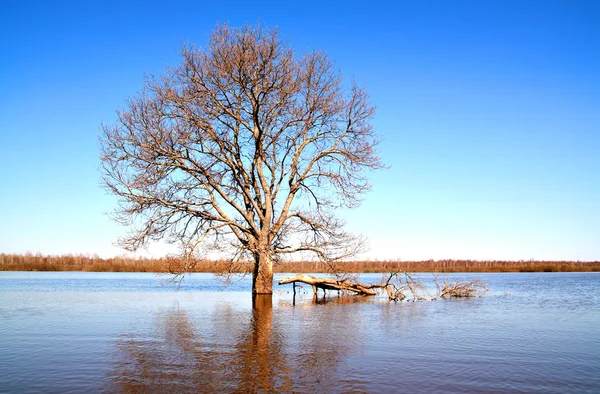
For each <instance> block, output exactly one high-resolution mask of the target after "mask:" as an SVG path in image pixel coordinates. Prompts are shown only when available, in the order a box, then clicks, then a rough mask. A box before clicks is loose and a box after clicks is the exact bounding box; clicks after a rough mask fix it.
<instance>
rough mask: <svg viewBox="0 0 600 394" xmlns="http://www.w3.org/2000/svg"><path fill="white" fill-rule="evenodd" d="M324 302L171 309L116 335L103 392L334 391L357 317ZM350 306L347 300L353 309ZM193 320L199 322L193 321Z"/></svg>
mask: <svg viewBox="0 0 600 394" xmlns="http://www.w3.org/2000/svg"><path fill="white" fill-rule="evenodd" d="M349 299H354V300H356V299H357V298H354V297H353V298H336V297H333V298H331V299H330V300H329V301H327V304H322V302H321V301H320V302H319V305H315V304H313V303H307V304H303V305H301V306H299V307H296V308H292V307H289V306H286V305H280V307H279V308H278V309H277V312H276V313H275V317H274V311H273V305H272V298H271V297H270V296H261V295H256V296H255V297H254V298H253V305H252V309H251V310H236V309H235V308H231V307H227V306H221V307H219V308H215V311H214V312H213V313H209V314H208V315H206V316H197V315H196V314H191V313H188V312H186V311H185V310H183V309H181V308H179V306H175V307H173V308H170V309H168V310H166V311H164V310H163V311H161V312H159V313H157V314H156V319H155V324H154V325H155V327H153V328H152V331H151V332H150V333H146V334H144V333H135V334H133V335H131V336H123V337H122V339H121V340H119V342H118V344H117V350H118V351H117V357H116V361H115V362H114V364H113V365H114V369H113V371H112V372H111V376H110V384H109V387H107V388H108V389H109V390H110V391H114V392H244V393H252V392H281V391H284V392H290V391H307V390H308V391H315V390H316V391H323V390H325V391H329V390H337V391H339V389H340V387H339V383H340V375H339V371H338V369H339V366H340V362H341V361H342V360H344V357H345V355H346V354H347V353H348V349H349V347H351V346H356V344H357V343H359V342H360V341H357V338H356V335H357V334H358V333H360V332H361V330H362V327H359V326H358V325H357V324H359V323H358V322H359V320H360V316H356V317H353V316H348V315H347V312H348V311H347V310H346V311H344V307H343V305H339V304H342V303H346V302H349V301H347V300H349ZM354 302H357V301H352V303H354ZM194 317H196V318H201V319H197V320H194Z"/></svg>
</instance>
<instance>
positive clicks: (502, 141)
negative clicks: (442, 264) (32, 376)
mask: <svg viewBox="0 0 600 394" xmlns="http://www.w3.org/2000/svg"><path fill="white" fill-rule="evenodd" d="M0 7H1V10H0V34H1V39H0V54H1V55H0V56H1V61H0V253H2V252H3V253H25V252H32V253H37V252H40V253H43V254H62V253H90V254H91V253H98V254H100V255H102V256H111V255H117V254H120V253H122V251H121V250H119V249H118V248H116V247H114V246H113V244H112V243H113V241H114V240H115V239H116V238H117V236H118V235H120V234H123V233H124V231H125V229H124V228H122V227H120V226H118V225H117V224H115V223H113V222H111V221H110V219H109V218H108V217H107V216H106V215H105V212H109V211H111V209H112V208H113V207H114V206H115V204H116V199H115V198H114V197H112V196H109V195H107V194H105V192H104V190H103V189H102V188H101V187H100V186H99V172H98V165H99V161H98V142H97V138H98V135H99V126H100V124H101V122H105V123H111V122H113V121H114V120H115V110H116V109H117V108H118V107H123V106H124V105H125V100H126V98H127V97H130V96H132V95H134V94H135V92H137V91H138V90H140V88H141V86H142V83H143V78H144V74H162V73H163V72H164V71H165V67H166V66H168V65H176V64H177V63H178V62H179V55H178V51H179V49H180V48H181V46H182V45H183V44H184V43H194V44H196V45H198V46H203V45H204V44H205V43H206V42H207V37H208V35H209V33H210V32H211V31H212V29H213V28H214V26H215V24H216V23H217V22H225V21H228V22H229V23H230V24H232V25H241V24H244V23H246V22H247V23H255V22H256V21H258V20H259V19H260V20H261V21H262V23H263V24H265V25H267V26H271V27H272V26H278V27H279V29H280V31H281V33H282V36H283V37H284V38H285V39H286V40H288V41H289V42H290V43H291V44H292V45H293V46H294V47H295V48H296V49H297V50H299V51H303V50H307V49H312V48H316V49H322V50H324V51H326V52H328V54H329V56H330V58H331V59H332V60H333V61H334V62H335V64H336V65H337V67H338V68H339V69H341V70H342V72H343V74H344V76H345V77H347V78H355V79H356V80H357V81H358V82H359V83H360V84H361V85H363V86H364V87H366V89H367V90H368V91H369V92H370V93H371V96H372V100H373V102H374V103H375V104H376V105H377V108H378V110H377V117H376V120H375V127H376V128H377V129H378V130H379V132H380V133H381V135H382V136H383V138H384V142H383V144H382V146H381V155H382V157H383V159H384V161H385V162H386V163H387V164H389V165H390V166H391V168H390V169H389V170H385V171H381V172H379V173H376V174H375V175H374V176H373V184H374V186H373V189H372V191H371V192H370V193H369V194H368V195H367V196H366V199H365V202H364V204H363V206H362V207H361V208H359V209H356V210H354V211H350V212H342V215H343V216H345V217H346V218H347V220H348V228H349V229H350V230H353V231H356V232H362V233H363V234H365V235H366V236H367V237H368V238H369V239H370V242H371V251H370V252H369V253H368V254H367V255H365V256H363V257H368V258H372V259H386V258H394V259H405V260H406V259H429V258H434V259H441V258H474V259H530V258H534V259H554V260H557V259H571V260H598V259H600V23H599V22H598V21H600V2H598V1H593V0H591V1H583V0H581V1H574V0H565V1H553V0H545V1H527V0H519V1H512V0H501V1H492V0H473V1H458V0H457V1H446V0H442V1H427V0H423V1H404V0H399V1H390V2H376V1H375V2H357V3H352V2H348V1H343V2H339V3H337V4H336V3H334V2H325V1H304V2H280V1H274V2H260V3H259V2H247V1H244V2H237V1H229V2H201V1H189V2H185V1H168V2H165V1H161V2H153V1H139V2H127V1H98V2H95V1H94V2H91V1H90V2H86V1H73V2H67V1H39V2H35V1H33V2H32V1H26V0H21V1H12V2H3V3H2V5H1V6H0ZM161 250H162V249H161V248H160V247H157V248H154V249H151V253H160V251H161Z"/></svg>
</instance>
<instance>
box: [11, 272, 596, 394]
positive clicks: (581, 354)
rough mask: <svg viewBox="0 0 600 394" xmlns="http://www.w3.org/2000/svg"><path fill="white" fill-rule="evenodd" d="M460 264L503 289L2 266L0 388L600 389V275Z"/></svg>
mask: <svg viewBox="0 0 600 394" xmlns="http://www.w3.org/2000/svg"><path fill="white" fill-rule="evenodd" d="M454 276H456V275H454ZM458 276H460V277H465V276H468V277H472V278H477V279H485V280H487V281H488V282H489V285H490V288H491V291H490V292H489V293H488V294H487V295H486V296H485V297H483V298H479V299H468V300H454V301H431V302H419V303H398V304H395V303H393V302H388V301H387V300H386V299H385V298H378V297H375V298H373V297H371V298H364V297H343V298H338V297H336V296H334V295H333V294H332V295H330V297H329V298H328V299H327V300H319V301H318V302H314V300H313V299H312V296H311V295H310V294H309V292H308V291H305V292H301V294H300V295H299V299H297V302H296V305H295V306H294V305H293V303H292V296H291V288H290V287H284V288H283V289H282V291H280V292H278V293H276V294H275V296H274V297H273V300H272V301H271V299H270V298H258V299H256V300H255V301H254V303H253V301H252V297H251V295H250V292H249V291H248V289H249V282H248V280H247V279H246V280H243V281H241V282H238V283H236V284H234V285H233V286H231V287H229V288H227V287H224V286H223V285H222V284H221V283H220V282H218V281H216V280H215V279H214V278H213V277H212V275H204V274H198V275H194V276H193V277H192V279H191V280H189V281H187V282H186V283H185V284H184V286H183V287H182V288H181V289H180V291H174V290H173V289H172V288H170V287H163V286H160V285H159V284H158V282H159V279H157V278H156V277H155V276H153V275H151V274H98V273H0V392H9V393H13V392H14V393H22V392H87V391H104V392H157V393H158V392H160V393H163V392H307V393H309V392H310V393H312V392H327V393H329V392H428V393H431V392H489V393H498V392H511V393H512V392H543V393H548V392H555V393H565V392H577V393H579V392H590V393H598V392H600V287H599V285H600V275H599V274H593V273H592V274H585V273H569V274H566V273H565V274H554V273H544V274H488V275H485V274H468V275H467V274H463V275H458ZM424 277H425V278H427V276H426V275H424ZM378 279H379V276H378V275H370V276H369V275H367V276H365V277H364V278H363V280H365V281H376V280H378ZM277 290H279V289H277Z"/></svg>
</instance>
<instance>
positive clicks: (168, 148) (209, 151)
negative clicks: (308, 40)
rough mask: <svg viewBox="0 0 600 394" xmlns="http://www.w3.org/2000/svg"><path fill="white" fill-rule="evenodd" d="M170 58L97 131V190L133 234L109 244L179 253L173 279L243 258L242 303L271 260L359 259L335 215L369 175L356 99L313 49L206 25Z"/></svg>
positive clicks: (249, 30) (364, 107)
mask: <svg viewBox="0 0 600 394" xmlns="http://www.w3.org/2000/svg"><path fill="white" fill-rule="evenodd" d="M181 55H182V59H181V63H180V64H179V65H178V66H177V67H175V68H171V69H168V70H167V72H166V73H165V75H163V76H162V77H150V78H148V79H147V80H146V82H145V84H144V88H143V90H142V91H141V92H140V93H138V94H137V95H136V96H135V97H133V98H131V99H130V100H129V101H128V102H127V105H126V108H125V109H123V110H120V111H118V119H117V121H116V123H115V124H111V125H106V124H105V125H103V126H102V131H103V133H102V136H101V137H100V144H101V169H102V173H103V177H102V179H103V183H104V185H105V186H106V188H107V189H108V190H109V191H110V192H111V193H112V194H115V195H116V196H118V197H119V202H120V204H119V207H118V209H117V211H116V215H115V218H116V219H117V220H118V221H120V222H122V223H123V224H126V225H128V226H130V227H131V229H132V230H131V232H130V234H129V235H128V236H127V237H125V238H123V239H122V240H121V243H122V245H123V246H124V247H126V248H127V249H130V250H135V249H137V248H139V247H141V246H143V245H145V244H146V243H147V242H148V241H151V240H158V239H164V240H167V241H168V242H174V243H178V244H179V245H180V247H181V253H182V259H181V260H180V261H181V262H182V263H181V265H179V266H178V267H176V271H177V272H176V273H184V272H189V271H191V270H193V268H194V262H195V261H196V258H197V257H198V256H201V255H202V254H203V253H207V252H209V251H213V250H216V251H219V252H226V253H228V255H229V257H230V258H231V261H232V262H235V261H248V260H251V261H253V262H254V269H253V292H254V293H271V292H272V290H271V287H272V280H273V271H272V264H273V262H276V261H277V260H278V259H281V258H286V256H292V255H294V254H297V253H302V254H303V256H305V257H306V256H309V257H310V258H318V259H321V260H324V261H335V260H339V259H343V258H346V257H349V256H351V255H353V254H355V253H356V252H358V251H360V250H361V248H362V243H361V239H360V238H359V237H357V236H354V235H351V234H349V233H347V232H346V231H344V229H343V225H344V223H343V221H342V220H339V219H338V218H337V217H336V216H335V214H334V213H335V210H336V209H337V208H340V207H355V206H357V205H358V204H359V203H360V201H361V196H362V195H363V193H364V192H365V191H367V190H368V188H369V182H368V174H369V170H373V169H377V168H380V167H381V161H380V158H379V157H378V155H377V152H376V149H375V148H376V145H377V143H378V136H377V134H376V133H375V131H374V130H373V127H372V124H371V122H372V118H373V115H374V106H373V105H371V104H370V102H369V98H368V95H367V93H366V91H365V90H364V89H362V88H360V87H358V86H357V85H356V83H354V82H352V83H346V84H345V83H344V82H343V80H342V76H341V73H340V72H339V71H338V70H336V68H335V67H334V66H333V65H332V63H331V62H330V61H329V60H328V58H327V55H326V54H325V53H324V52H321V51H311V52H307V53H305V54H302V55H297V54H296V53H295V52H294V50H293V49H292V48H291V47H290V45H289V44H288V43H286V42H283V41H282V40H281V39H280V38H279V35H278V32H277V30H271V29H268V28H264V27H261V26H258V27H253V26H245V27H241V28H232V27H230V26H228V25H219V26H217V28H216V29H215V31H214V32H213V33H212V35H211V36H210V40H209V44H208V46H207V47H206V48H200V49H199V48H196V47H194V46H186V47H184V48H183V50H182V53H181Z"/></svg>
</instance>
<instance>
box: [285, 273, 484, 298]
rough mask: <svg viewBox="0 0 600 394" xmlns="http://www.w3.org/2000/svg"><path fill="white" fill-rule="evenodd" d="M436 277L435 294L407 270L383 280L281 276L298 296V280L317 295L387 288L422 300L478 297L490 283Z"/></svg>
mask: <svg viewBox="0 0 600 394" xmlns="http://www.w3.org/2000/svg"><path fill="white" fill-rule="evenodd" d="M434 281H435V285H436V288H437V293H436V294H435V295H432V294H431V293H430V292H429V291H428V289H427V287H426V286H425V285H424V284H423V283H422V282H421V281H420V280H418V279H417V278H416V277H415V276H414V275H412V274H409V273H407V272H402V273H398V272H394V273H390V274H387V275H384V277H383V278H382V280H381V282H380V283H373V284H363V283H360V282H358V281H356V280H355V279H352V278H348V277H344V278H340V279H334V278H316V277H314V276H311V275H306V274H298V275H295V276H291V277H288V278H285V279H282V280H280V281H279V285H285V284H289V283H293V284H294V296H295V295H296V283H305V284H308V285H311V286H312V288H313V292H314V295H315V296H316V295H317V291H318V289H321V290H323V293H324V294H325V291H326V290H337V291H342V292H349V293H353V294H358V295H364V296H374V295H377V294H379V293H381V292H385V293H387V296H388V298H389V299H390V300H392V301H403V300H410V301H421V300H436V299H440V298H459V297H478V296H480V295H481V294H482V293H483V292H484V291H487V286H486V283H485V282H483V281H481V280H473V281H454V282H452V283H447V282H442V283H440V281H439V280H438V278H437V277H435V278H434ZM294 298H295V297H294Z"/></svg>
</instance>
